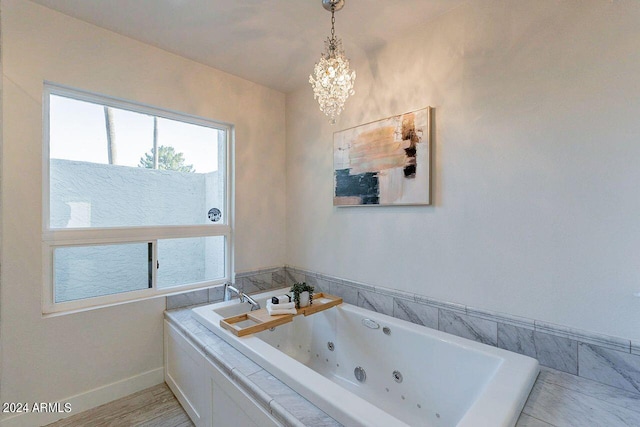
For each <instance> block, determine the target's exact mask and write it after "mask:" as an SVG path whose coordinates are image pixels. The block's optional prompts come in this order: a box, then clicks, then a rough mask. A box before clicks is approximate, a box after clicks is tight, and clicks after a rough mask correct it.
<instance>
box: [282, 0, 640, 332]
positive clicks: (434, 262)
mask: <svg viewBox="0 0 640 427" xmlns="http://www.w3.org/2000/svg"><path fill="white" fill-rule="evenodd" d="M638 22H640V3H638V2H637V1H632V0H620V1H615V2H611V1H605V0H583V1H557V0H537V1H517V0H510V1H506V0H505V1H501V0H489V1H488V0H474V1H469V2H467V3H465V4H464V5H462V6H461V7H459V8H457V9H455V10H453V11H451V12H450V13H448V14H446V15H444V16H441V17H440V18H438V19H437V20H435V21H434V22H425V23H424V25H422V26H419V27H415V28H410V29H409V28H408V29H407V34H405V35H403V36H400V37H399V38H398V39H397V41H395V42H394V43H390V44H388V45H386V46H383V47H381V48H380V49H379V50H377V51H375V52H369V53H367V54H364V53H362V52H358V51H355V50H352V51H350V52H348V54H349V55H351V57H352V59H353V61H352V65H353V67H354V68H355V69H356V70H357V73H358V77H357V81H356V88H355V89H356V95H355V97H353V98H352V99H350V100H349V101H348V104H347V108H346V111H345V113H344V114H343V116H342V118H341V120H340V122H339V123H338V124H337V125H336V126H334V127H331V126H330V125H328V123H327V121H326V119H325V118H324V117H323V116H322V114H321V113H320V112H319V111H318V107H317V105H316V102H315V101H314V100H313V96H312V94H311V89H310V88H309V87H303V88H300V89H299V90H298V91H296V92H294V93H292V94H289V95H288V96H287V262H288V263H289V264H290V265H293V266H297V267H300V268H304V269H307V270H312V271H319V272H322V273H326V274H330V275H335V276H339V277H344V278H348V279H352V280H356V281H361V282H365V283H369V284H373V285H378V286H384V287H387V288H392V289H400V290H403V291H408V292H414V293H418V294H421V295H427V296H431V297H434V298H438V299H442V300H446V301H452V302H457V303H462V304H466V305H470V306H474V307H478V308H484V309H488V310H495V311H500V312H504V313H510V314H514V315H521V316H526V317H529V318H533V319H537V320H544V321H548V322H553V323H557V324H560V325H565V326H571V327H577V328H581V329H585V330H588V331H592V332H601V333H605V334H610V335H616V336H620V337H623V338H627V339H635V340H640V329H639V328H638V325H639V324H640V298H637V297H634V296H633V294H634V293H635V292H638V291H640V250H639V249H638V242H640V220H639V219H638V212H640V191H639V190H638V183H639V182H640V168H639V167H638V159H640V143H639V142H640V120H638V113H639V112H640V79H639V78H638V76H640V49H638V46H640V26H639V25H638ZM343 25H344V23H343ZM347 45H348V44H347ZM428 105H431V106H433V107H435V121H434V123H435V139H434V150H433V156H434V176H433V188H434V195H435V198H434V200H435V203H434V205H433V206H431V207H392V208H334V207H333V206H332V194H333V175H332V168H333V165H332V160H333V159H332V133H333V132H334V131H336V130H341V129H346V128H349V127H352V126H356V125H358V124H362V123H367V122H370V121H373V120H377V119H380V118H384V117H388V116H391V115H394V114H399V113H403V112H407V111H412V110H416V109H419V108H423V107H425V106H428Z"/></svg>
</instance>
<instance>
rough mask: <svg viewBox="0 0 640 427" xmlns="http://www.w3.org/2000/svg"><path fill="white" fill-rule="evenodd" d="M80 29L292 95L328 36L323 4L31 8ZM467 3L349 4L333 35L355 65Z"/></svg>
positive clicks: (123, 3) (161, 1)
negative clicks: (82, 24)
mask: <svg viewBox="0 0 640 427" xmlns="http://www.w3.org/2000/svg"><path fill="white" fill-rule="evenodd" d="M34 1H35V2H36V3H39V4H41V5H43V6H47V7H49V8H51V9H55V10H58V11H60V12H62V13H64V14H67V15H70V16H73V17H75V18H78V19H81V20H83V21H86V22H89V23H92V24H95V25H97V26H100V27H103V28H106V29H109V30H111V31H114V32H117V33H120V34H123V35H125V36H128V37H131V38H134V39H137V40H140V41H142V42H144V43H147V44H150V45H153V46H157V47H159V48H162V49H164V50H167V51H169V52H173V53H175V54H178V55H181V56H184V57H186V58H189V59H192V60H194V61H197V62H200V63H202V64H206V65H209V66H212V67H214V68H217V69H219V70H222V71H226V72H228V73H230V74H234V75H236V76H239V77H242V78H245V79H247V80H251V81H253V82H256V83H259V84H262V85H265V86H268V87H271V88H273V89H276V90H279V91H282V92H289V91H292V90H294V89H296V88H298V87H300V86H302V85H303V84H305V82H307V80H308V78H309V73H310V72H311V70H312V68H313V64H314V63H315V62H316V61H317V60H318V58H319V57H320V53H321V52H322V50H323V49H324V39H325V38H326V37H327V36H328V35H329V33H330V30H331V15H330V14H329V12H327V11H326V10H325V9H324V8H323V7H322V1H321V0H108V1H104V0H101V1H98V0H91V1H87V0H34ZM463 1H465V0H386V1H385V0H346V5H345V7H344V9H342V10H341V11H340V12H338V13H336V35H337V36H338V37H340V38H342V39H343V42H344V47H345V51H346V53H347V56H348V57H350V58H352V59H355V58H358V57H359V56H361V55H363V54H364V52H368V51H370V50H372V49H375V48H377V47H379V46H382V45H384V44H386V43H388V42H389V41H390V40H392V39H394V38H397V37H398V36H401V35H402V34H403V33H407V32H409V31H411V29H412V28H415V27H416V26H421V25H425V23H426V22H428V21H430V20H433V19H435V18H436V17H437V16H439V15H441V14H443V13H446V12H447V11H449V10H451V9H453V8H455V7H457V6H458V5H460V4H461V3H463Z"/></svg>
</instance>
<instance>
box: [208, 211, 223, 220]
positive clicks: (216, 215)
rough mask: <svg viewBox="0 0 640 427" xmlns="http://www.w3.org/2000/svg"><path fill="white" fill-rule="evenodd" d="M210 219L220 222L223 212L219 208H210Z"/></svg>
mask: <svg viewBox="0 0 640 427" xmlns="http://www.w3.org/2000/svg"><path fill="white" fill-rule="evenodd" d="M208 215H209V219H210V220H211V221H213V222H218V221H220V219H221V218H222V212H220V209H218V208H211V209H209V214H208Z"/></svg>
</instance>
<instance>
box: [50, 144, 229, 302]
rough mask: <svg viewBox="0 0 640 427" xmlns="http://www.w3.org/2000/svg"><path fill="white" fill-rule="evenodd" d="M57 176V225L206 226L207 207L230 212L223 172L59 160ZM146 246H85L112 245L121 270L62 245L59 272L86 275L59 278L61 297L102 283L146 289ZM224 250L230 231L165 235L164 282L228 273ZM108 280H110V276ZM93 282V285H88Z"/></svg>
mask: <svg viewBox="0 0 640 427" xmlns="http://www.w3.org/2000/svg"><path fill="white" fill-rule="evenodd" d="M215 143H217V141H215ZM50 176H51V183H52V186H51V201H52V203H51V205H50V206H51V218H52V219H51V224H52V226H54V227H55V228H67V227H71V228H73V227H80V228H82V227H126V226H131V225H136V226H149V225H201V224H206V223H210V220H209V218H208V215H207V213H208V211H209V209H211V208H212V207H217V208H219V209H220V210H224V206H223V205H222V204H221V201H223V200H224V193H223V192H222V191H221V190H223V189H222V188H220V186H219V185H218V183H219V180H218V172H210V173H206V174H200V173H188V172H176V171H165V170H150V169H143V168H137V167H127V166H112V165H102V164H97V163H89V162H79V161H69V160H60V159H52V160H51V167H50ZM220 182H224V180H220ZM221 193H222V194H221ZM139 248H140V245H124V246H122V245H117V246H112V247H106V248H105V247H99V248H97V249H92V248H91V247H87V248H85V253H87V252H86V251H90V252H93V253H97V251H100V252H102V251H105V250H108V249H111V250H110V251H109V256H108V257H107V258H108V259H110V260H114V262H116V265H121V266H123V267H122V268H117V269H114V268H113V265H114V264H112V263H109V262H105V261H104V260H102V259H101V258H103V257H98V256H94V257H93V259H95V260H96V261H97V262H95V263H92V265H89V264H87V263H84V262H80V263H78V262H75V261H74V259H73V258H74V256H73V255H72V254H70V253H68V252H65V251H58V252H57V254H56V260H57V261H56V264H58V265H61V266H65V267H63V268H60V269H56V270H55V273H56V274H57V275H58V276H59V277H63V278H67V279H68V278H69V277H73V278H78V279H82V278H84V279H85V280H82V281H80V280H73V279H71V280H69V281H67V280H64V281H58V282H57V283H58V284H59V286H57V287H56V301H68V300H75V299H81V298H87V297H91V296H95V295H100V294H101V292H102V291H101V289H106V290H107V292H109V293H115V292H118V291H120V292H126V291H128V290H131V289H144V288H145V287H146V286H147V285H148V280H147V279H148V268H147V264H146V259H147V255H146V254H147V251H146V250H145V251H143V252H144V253H142V254H140V253H139V252H140V250H139ZM224 248H225V246H224V238H223V237H214V238H208V239H206V240H205V239H203V238H194V239H188V240H182V239H178V240H174V239H170V240H162V241H160V243H159V252H158V261H159V264H160V268H159V269H158V286H159V287H167V286H175V285H177V284H185V283H195V282H202V281H204V280H211V279H217V278H220V277H223V276H224ZM141 260H142V262H143V264H142V265H141V263H140V262H141ZM129 263H130V265H129V266H128V268H127V267H126V266H127V265H128V264H129ZM105 278H109V279H108V280H107V281H106V282H105ZM86 280H89V282H90V283H92V285H91V286H86V283H87V281H86ZM93 286H96V287H97V290H94V289H93ZM132 286H133V288H132ZM59 298H60V299H59Z"/></svg>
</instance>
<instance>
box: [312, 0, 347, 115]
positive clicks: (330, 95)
mask: <svg viewBox="0 0 640 427" xmlns="http://www.w3.org/2000/svg"><path fill="white" fill-rule="evenodd" d="M322 6H323V7H324V8H325V9H327V10H328V11H330V12H331V37H327V40H325V42H324V45H325V51H324V53H322V54H321V55H320V61H318V62H317V63H316V65H315V67H313V73H312V74H311V75H310V76H309V83H311V86H312V87H313V97H314V98H315V99H317V100H318V103H319V104H320V111H322V112H323V113H324V114H326V115H327V117H329V123H331V124H332V125H333V124H335V123H336V119H337V118H338V116H339V115H340V113H342V110H343V109H344V103H345V101H346V100H347V98H348V97H349V96H351V95H353V94H354V93H355V92H354V91H353V83H354V82H355V80H356V72H355V71H353V70H351V69H349V60H348V59H347V58H345V56H344V49H343V48H342V40H340V39H339V38H337V37H336V35H335V23H336V19H335V12H337V11H339V10H340V9H342V8H343V7H344V0H322Z"/></svg>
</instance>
